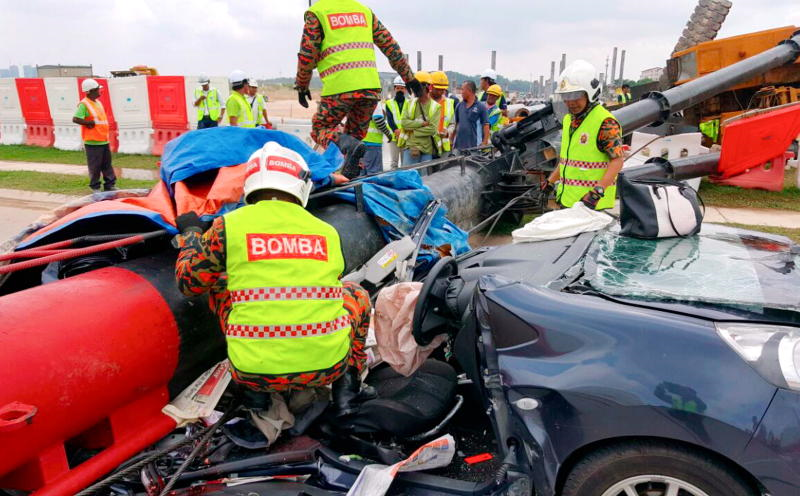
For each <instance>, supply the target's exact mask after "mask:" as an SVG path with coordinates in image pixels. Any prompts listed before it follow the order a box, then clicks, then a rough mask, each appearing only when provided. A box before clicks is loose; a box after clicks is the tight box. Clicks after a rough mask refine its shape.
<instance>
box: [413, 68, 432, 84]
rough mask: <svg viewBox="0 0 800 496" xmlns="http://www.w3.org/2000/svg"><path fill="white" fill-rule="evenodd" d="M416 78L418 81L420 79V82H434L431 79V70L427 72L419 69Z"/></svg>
mask: <svg viewBox="0 0 800 496" xmlns="http://www.w3.org/2000/svg"><path fill="white" fill-rule="evenodd" d="M414 78H415V79H416V80H417V81H419V82H420V83H424V84H432V81H431V74H430V73H429V72H426V71H418V72H417V73H416V74H414Z"/></svg>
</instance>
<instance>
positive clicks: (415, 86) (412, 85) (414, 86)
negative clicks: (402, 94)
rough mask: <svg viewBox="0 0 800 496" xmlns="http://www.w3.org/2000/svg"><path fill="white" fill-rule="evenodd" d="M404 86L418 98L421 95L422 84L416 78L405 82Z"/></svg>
mask: <svg viewBox="0 0 800 496" xmlns="http://www.w3.org/2000/svg"><path fill="white" fill-rule="evenodd" d="M406 88H408V89H409V91H411V93H414V96H416V97H417V98H419V97H420V96H421V95H422V84H421V83H420V82H419V81H417V78H414V79H412V80H411V81H409V82H407V83H406Z"/></svg>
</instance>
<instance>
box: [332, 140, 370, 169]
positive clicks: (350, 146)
mask: <svg viewBox="0 0 800 496" xmlns="http://www.w3.org/2000/svg"><path fill="white" fill-rule="evenodd" d="M334 143H335V144H336V146H337V147H338V148H339V151H340V152H342V155H344V165H343V166H342V175H343V176H345V177H346V178H347V179H353V178H354V177H358V175H359V174H361V167H359V165H358V164H359V162H360V161H361V158H362V157H363V156H364V153H366V151H367V147H366V146H364V143H362V142H360V141H358V140H357V139H355V138H353V137H352V136H350V135H347V134H340V135H339V137H338V138H337V139H336V141H334Z"/></svg>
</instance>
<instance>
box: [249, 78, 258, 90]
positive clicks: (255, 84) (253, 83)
mask: <svg viewBox="0 0 800 496" xmlns="http://www.w3.org/2000/svg"><path fill="white" fill-rule="evenodd" d="M247 86H250V87H251V88H258V81H256V80H255V79H248V80H247Z"/></svg>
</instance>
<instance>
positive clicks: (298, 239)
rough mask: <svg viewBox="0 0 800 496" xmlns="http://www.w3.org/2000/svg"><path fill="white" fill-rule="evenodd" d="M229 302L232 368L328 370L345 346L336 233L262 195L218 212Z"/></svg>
mask: <svg viewBox="0 0 800 496" xmlns="http://www.w3.org/2000/svg"><path fill="white" fill-rule="evenodd" d="M225 239H226V254H225V256H226V271H227V274H228V290H229V291H230V294H231V302H232V308H231V313H230V315H229V317H228V322H227V326H226V329H225V335H226V340H227V343H228V357H229V358H230V361H231V364H232V365H233V366H234V367H235V368H236V369H237V370H239V371H242V372H246V373H250V374H264V375H281V374H294V373H300V372H312V371H316V370H324V369H329V368H331V367H333V366H335V365H336V364H338V363H340V362H342V361H343V360H345V359H346V358H347V356H348V353H349V350H350V326H351V324H350V315H349V314H348V312H347V311H346V310H345V308H344V306H343V293H342V291H343V290H342V283H341V282H340V281H339V276H340V275H341V273H342V272H343V271H344V257H343V255H342V248H341V242H340V240H339V233H338V232H337V231H336V229H334V228H333V227H332V226H331V225H329V224H327V223H325V222H323V221H321V220H319V219H317V218H316V217H314V216H313V215H312V214H311V213H309V212H308V211H307V210H306V209H305V208H303V207H301V206H300V205H296V204H294V203H289V202H283V201H277V200H267V201H261V202H259V203H257V204H255V205H248V206H245V207H242V208H240V209H238V210H235V211H233V212H231V213H228V214H225Z"/></svg>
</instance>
